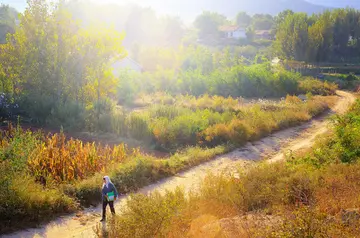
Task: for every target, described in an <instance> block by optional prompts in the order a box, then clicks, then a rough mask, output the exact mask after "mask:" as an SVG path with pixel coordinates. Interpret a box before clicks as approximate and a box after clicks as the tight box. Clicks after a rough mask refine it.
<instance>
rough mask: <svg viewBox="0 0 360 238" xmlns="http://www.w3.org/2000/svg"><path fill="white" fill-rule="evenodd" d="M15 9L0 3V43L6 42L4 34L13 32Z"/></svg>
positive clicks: (15, 17) (15, 16)
mask: <svg viewBox="0 0 360 238" xmlns="http://www.w3.org/2000/svg"><path fill="white" fill-rule="evenodd" d="M17 14H18V13H17V11H16V10H15V9H14V8H11V7H9V6H7V5H4V4H1V5H0V44H4V43H6V35H7V34H8V33H14V32H15V20H16V19H17Z"/></svg>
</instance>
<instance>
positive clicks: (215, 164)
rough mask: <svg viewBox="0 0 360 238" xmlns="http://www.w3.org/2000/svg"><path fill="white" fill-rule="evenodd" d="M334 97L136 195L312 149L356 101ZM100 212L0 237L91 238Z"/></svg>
mask: <svg viewBox="0 0 360 238" xmlns="http://www.w3.org/2000/svg"><path fill="white" fill-rule="evenodd" d="M337 94H338V95H339V96H340V99H339V101H338V102H337V104H336V105H335V106H334V107H333V108H332V109H331V110H330V112H329V113H327V114H326V115H324V116H321V117H318V118H316V119H313V120H311V121H310V122H307V123H305V124H302V125H300V126H297V127H293V128H290V129H286V130H283V131H280V132H276V133H274V134H272V135H270V136H268V137H265V138H263V139H261V140H259V141H257V142H251V143H248V144H246V145H245V146H243V147H241V148H239V149H237V150H235V151H233V152H230V153H228V154H225V155H222V156H219V157H217V158H216V159H214V160H212V161H209V162H206V163H203V164H201V165H199V166H196V167H194V168H192V169H190V170H188V171H186V172H182V173H180V174H178V175H176V176H174V177H171V178H167V179H164V180H162V181H160V182H158V183H155V184H152V185H150V186H147V187H144V188H143V189H141V190H140V191H139V193H148V192H152V191H155V190H158V191H160V192H161V193H163V192H165V191H166V190H173V189H175V188H176V187H178V186H180V187H183V188H184V189H185V191H189V190H190V189H192V188H196V186H198V184H199V183H200V182H201V180H202V179H203V178H204V177H205V176H206V174H207V173H208V172H212V173H219V172H224V171H225V172H229V173H232V172H234V168H236V167H238V166H239V165H244V166H246V164H249V163H253V162H254V161H259V160H262V159H268V161H269V162H270V163H272V162H276V161H279V160H282V159H284V152H286V151H289V150H292V151H296V150H299V149H304V148H309V147H311V146H312V145H313V143H314V141H315V138H316V137H317V136H319V135H321V134H323V133H326V132H327V131H328V130H329V125H328V122H327V120H326V118H327V116H329V115H330V114H334V113H338V114H343V113H345V112H346V111H347V109H348V108H349V107H350V106H351V105H352V104H353V103H354V102H355V100H356V98H355V96H354V95H352V94H351V93H348V92H344V91H337ZM279 151H280V152H279ZM127 198H128V196H123V197H121V198H120V199H119V200H118V201H117V203H116V210H117V211H120V209H121V208H123V207H124V206H125V203H126V200H127ZM100 212H101V208H100V206H99V207H97V208H95V209H87V210H85V211H84V212H83V213H81V214H77V215H70V216H64V217H60V218H58V219H56V220H55V221H53V222H50V223H49V224H47V225H45V226H42V227H40V228H36V229H28V230H24V231H19V232H16V233H13V234H10V235H4V236H2V237H3V238H18V237H24V238H25V237H26V238H27V237H47V238H58V237H61V238H67V237H76V238H82V237H83V238H91V237H94V232H93V229H94V227H95V226H97V225H98V226H101V224H100V223H99V219H100V215H99V214H100ZM104 226H105V225H104ZM102 229H106V227H102Z"/></svg>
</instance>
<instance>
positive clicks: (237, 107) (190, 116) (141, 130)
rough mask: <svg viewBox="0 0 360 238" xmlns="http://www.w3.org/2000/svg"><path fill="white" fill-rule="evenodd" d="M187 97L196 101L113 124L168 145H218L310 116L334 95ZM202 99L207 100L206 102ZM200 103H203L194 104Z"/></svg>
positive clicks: (170, 148)
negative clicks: (246, 100)
mask: <svg viewBox="0 0 360 238" xmlns="http://www.w3.org/2000/svg"><path fill="white" fill-rule="evenodd" d="M189 100H193V102H192V103H191V104H189V103H187V102H185V101H180V103H179V104H180V105H187V106H176V105H175V106H174V105H173V106H170V105H156V106H152V107H150V108H148V109H145V110H142V111H140V112H132V113H131V114H130V115H129V116H128V117H127V118H126V119H125V120H123V119H119V120H117V122H118V123H119V124H118V125H115V127H116V128H124V130H125V131H127V135H128V136H130V137H132V138H135V139H138V140H145V141H146V140H147V141H148V142H149V141H151V142H153V143H155V144H156V145H157V146H160V147H162V148H164V149H167V150H168V151H176V150H178V149H181V148H183V147H186V146H189V145H192V146H193V145H206V146H216V145H219V144H222V143H228V142H229V143H232V144H235V145H241V144H243V143H245V142H247V141H248V140H255V139H258V138H260V137H263V136H265V135H268V134H269V133H271V132H273V131H276V130H279V129H283V128H286V127H289V126H293V125H297V124H299V123H301V122H304V121H307V120H309V119H310V118H311V117H313V116H316V115H318V114H320V113H321V112H323V111H325V110H327V109H328V108H329V106H331V105H332V104H333V102H334V101H335V98H334V97H333V98H331V97H320V96H314V97H309V99H308V100H307V101H306V102H302V101H301V100H300V99H299V98H297V97H296V96H288V97H287V98H286V100H284V101H280V102H278V103H275V102H268V101H263V102H259V103H250V104H247V105H244V104H239V102H238V100H235V99H233V98H222V97H209V96H204V97H201V98H199V99H195V98H192V97H189ZM203 101H205V102H209V103H208V104H209V105H208V107H207V108H206V107H205V106H204V105H205V104H206V103H203ZM220 102H221V103H227V104H221V103H220ZM201 105H203V108H204V109H196V107H198V106H199V107H200V108H201V107H202V106H201ZM220 105H221V106H220ZM114 121H116V120H114ZM123 123H125V125H124V124H123Z"/></svg>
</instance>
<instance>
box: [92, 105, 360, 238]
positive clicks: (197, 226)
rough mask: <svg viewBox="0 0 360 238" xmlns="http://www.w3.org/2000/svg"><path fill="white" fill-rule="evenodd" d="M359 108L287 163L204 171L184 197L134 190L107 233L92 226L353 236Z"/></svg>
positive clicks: (121, 233)
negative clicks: (235, 172) (197, 186)
mask: <svg viewBox="0 0 360 238" xmlns="http://www.w3.org/2000/svg"><path fill="white" fill-rule="evenodd" d="M359 108H360V101H357V103H356V104H355V105H354V107H353V108H352V109H351V111H350V112H349V113H348V114H347V115H345V116H341V117H338V118H336V119H335V124H334V126H335V127H334V132H333V133H330V134H329V135H327V136H326V137H325V138H324V137H322V138H320V140H319V142H317V144H316V145H315V146H314V147H313V150H312V151H308V152H306V153H304V152H302V153H301V154H296V155H292V156H291V157H289V158H288V159H287V161H282V162H278V163H274V164H268V163H265V162H264V163H261V164H258V165H256V166H253V167H251V168H248V169H247V170H243V169H239V177H238V178H234V177H231V176H228V175H226V174H223V175H208V177H207V178H205V180H204V181H203V183H202V184H201V186H200V189H198V190H196V191H193V192H191V193H190V194H188V195H185V194H184V193H182V192H181V191H174V192H168V193H166V194H165V195H162V196H160V195H159V194H157V193H154V194H152V195H150V196H145V195H134V196H133V198H134V199H130V200H129V201H128V202H127V206H126V207H125V208H124V211H123V213H122V214H121V215H120V216H118V217H116V218H115V219H114V220H112V221H110V222H109V223H108V225H109V229H108V230H109V233H107V234H103V233H102V232H101V231H99V230H98V231H97V235H98V237H104V236H105V235H106V237H144V236H146V237H229V235H230V236H236V237H359V234H360V233H359V232H360V211H359V209H360V207H359V204H360V197H359V194H360V183H359V181H360V172H359V171H360V160H359V158H360V154H359V153H358V150H357V149H356V148H359V145H358V143H359V140H357V139H356V138H357V137H358V133H357V130H358V128H359V125H360V123H359V121H360V120H359V115H360V110H359ZM328 155H331V156H329V157H328ZM169 200H171V201H177V202H168V201H169ZM140 201H141V202H140ZM148 211H156V212H148ZM158 214H165V215H162V216H160V217H161V223H158V222H154V223H152V219H155V220H157V219H158V217H157V216H158ZM135 218H136V222H133V221H134V219H135ZM146 227H151V228H152V229H149V230H146Z"/></svg>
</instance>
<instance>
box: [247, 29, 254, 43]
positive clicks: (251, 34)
mask: <svg viewBox="0 0 360 238" xmlns="http://www.w3.org/2000/svg"><path fill="white" fill-rule="evenodd" d="M254 37H255V31H254V28H252V27H248V28H247V29H246V38H247V39H248V40H249V41H252V40H254Z"/></svg>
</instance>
